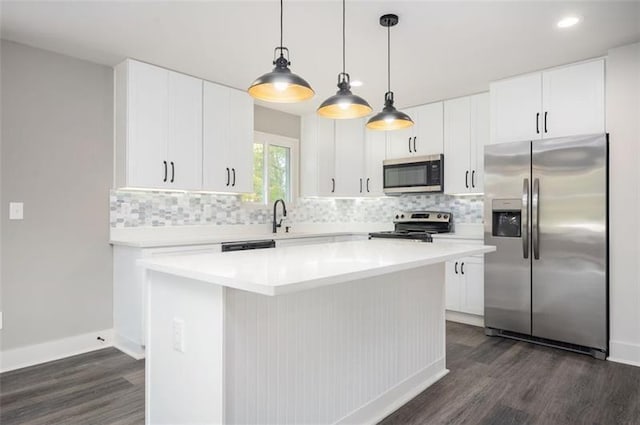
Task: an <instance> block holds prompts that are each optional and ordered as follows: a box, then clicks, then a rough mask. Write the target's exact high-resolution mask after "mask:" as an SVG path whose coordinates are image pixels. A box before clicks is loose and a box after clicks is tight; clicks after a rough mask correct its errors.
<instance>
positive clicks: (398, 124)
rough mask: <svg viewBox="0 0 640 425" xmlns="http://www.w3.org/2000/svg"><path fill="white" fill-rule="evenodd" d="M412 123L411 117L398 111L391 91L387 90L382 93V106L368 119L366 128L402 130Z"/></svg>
mask: <svg viewBox="0 0 640 425" xmlns="http://www.w3.org/2000/svg"><path fill="white" fill-rule="evenodd" d="M412 125H413V120H412V119H411V117H410V116H409V115H407V114H405V113H404V112H401V111H398V110H397V109H396V108H395V106H393V92H391V91H388V92H387V93H385V95H384V108H382V112H378V113H377V114H375V115H374V116H372V117H371V118H370V119H369V122H367V128H368V129H370V130H380V131H391V130H402V129H403V128H409V127H411V126H412Z"/></svg>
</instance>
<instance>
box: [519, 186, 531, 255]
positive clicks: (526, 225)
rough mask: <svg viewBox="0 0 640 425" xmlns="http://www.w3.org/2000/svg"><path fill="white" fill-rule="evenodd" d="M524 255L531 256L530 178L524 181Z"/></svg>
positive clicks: (522, 231) (522, 227) (522, 211)
mask: <svg viewBox="0 0 640 425" xmlns="http://www.w3.org/2000/svg"><path fill="white" fill-rule="evenodd" d="M521 214H522V223H521V231H520V232H521V233H522V256H523V257H524V258H529V179H524V180H523V182H522V210H521Z"/></svg>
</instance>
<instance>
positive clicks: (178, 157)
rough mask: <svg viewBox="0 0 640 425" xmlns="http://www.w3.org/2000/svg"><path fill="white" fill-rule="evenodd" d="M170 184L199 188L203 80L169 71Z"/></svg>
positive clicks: (173, 186) (186, 188)
mask: <svg viewBox="0 0 640 425" xmlns="http://www.w3.org/2000/svg"><path fill="white" fill-rule="evenodd" d="M167 159H168V161H169V172H168V177H169V179H168V180H169V183H170V185H169V186H170V187H171V188H175V189H185V190H188V189H191V190H199V189H201V188H202V80H199V79H197V78H194V77H190V76H188V75H183V74H178V73H177V72H171V71H170V72H169V143H168V154H167Z"/></svg>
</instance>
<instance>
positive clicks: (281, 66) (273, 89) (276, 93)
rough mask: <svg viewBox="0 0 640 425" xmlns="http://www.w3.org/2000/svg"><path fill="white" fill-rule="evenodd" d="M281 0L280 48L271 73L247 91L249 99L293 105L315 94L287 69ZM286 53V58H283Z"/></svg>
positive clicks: (287, 61) (308, 85)
mask: <svg viewBox="0 0 640 425" xmlns="http://www.w3.org/2000/svg"><path fill="white" fill-rule="evenodd" d="M282 9H283V8H282V0H280V47H276V48H275V50H274V55H273V56H274V57H273V65H275V68H273V71H271V72H268V73H266V74H264V75H261V76H260V77H258V78H257V79H256V80H255V81H254V82H253V84H251V87H249V89H248V90H247V92H249V95H251V97H253V98H255V99H258V100H264V101H266V102H275V103H294V102H301V101H303V100H307V99H311V98H312V97H313V95H314V94H315V92H314V91H313V89H312V88H311V85H310V84H309V83H308V82H307V81H306V80H305V79H304V78H302V77H300V76H299V75H296V74H294V73H293V72H291V70H290V69H289V65H291V62H290V61H289V49H287V48H286V47H283V46H282V44H283V43H282V29H283V28H282ZM285 53H286V57H285Z"/></svg>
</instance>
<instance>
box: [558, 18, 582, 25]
mask: <svg viewBox="0 0 640 425" xmlns="http://www.w3.org/2000/svg"><path fill="white" fill-rule="evenodd" d="M578 22H580V18H579V17H577V16H566V17H564V18H562V19H560V20H559V21H558V24H557V25H558V28H569V27H572V26H574V25H576V24H577V23H578Z"/></svg>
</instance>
